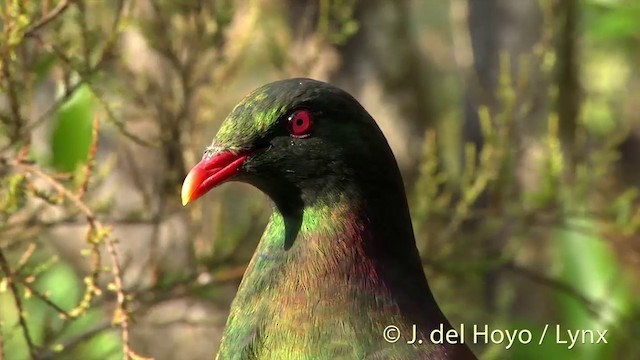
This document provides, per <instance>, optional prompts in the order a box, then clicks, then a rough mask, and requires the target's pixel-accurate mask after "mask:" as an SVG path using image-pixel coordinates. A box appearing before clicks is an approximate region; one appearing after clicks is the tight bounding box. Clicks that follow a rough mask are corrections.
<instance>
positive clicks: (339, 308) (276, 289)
mask: <svg viewBox="0 0 640 360" xmlns="http://www.w3.org/2000/svg"><path fill="white" fill-rule="evenodd" d="M368 199H369V200H367V201H368V202H367V201H362V200H360V199H357V198H356V199H354V198H349V197H348V196H343V195H328V196H327V197H326V199H324V200H323V201H317V202H315V203H314V205H313V206H306V207H305V208H303V209H301V211H299V212H297V211H294V212H290V211H281V210H279V209H278V208H275V209H274V212H273V214H272V215H271V218H270V220H269V224H268V225H267V228H266V230H265V233H264V235H263V237H262V240H261V241H260V244H259V245H258V249H257V250H256V252H255V254H254V257H253V259H252V260H251V263H250V264H249V266H248V268H247V271H246V273H245V276H244V278H243V280H242V283H241V284H240V288H239V289H238V292H237V295H236V298H235V300H234V303H233V304H232V307H231V312H230V315H229V319H228V322H227V326H226V329H225V334H224V336H223V340H222V344H221V348H220V353H221V354H222V356H221V357H220V358H225V356H231V355H230V354H234V355H233V356H236V354H245V353H250V354H255V353H257V352H259V351H264V352H265V354H267V355H265V356H267V357H270V358H286V356H291V354H293V353H297V352H300V353H306V354H315V355H317V356H315V355H314V356H313V357H310V358H331V356H329V355H328V354H330V351H329V350H327V349H333V348H334V347H340V349H339V350H336V351H342V352H336V353H343V352H344V353H345V354H346V353H350V354H352V355H351V356H352V357H353V358H361V357H362V356H363V354H372V353H374V352H375V351H377V350H375V349H377V348H378V347H382V349H384V345H385V344H386V343H385V342H384V341H381V339H380V334H381V331H382V329H384V328H385V327H386V326H388V325H389V324H394V325H396V326H398V327H399V328H400V329H401V332H403V333H406V334H410V333H411V331H412V330H411V329H412V326H413V325H412V324H415V325H416V326H417V328H418V331H419V332H420V333H421V334H423V335H424V334H426V333H427V331H429V330H430V329H435V328H437V327H438V326H440V325H441V324H443V325H444V326H445V327H446V328H448V327H449V325H448V323H447V320H446V319H445V318H444V317H443V315H442V313H441V312H440V310H439V308H438V306H437V304H436V303H435V300H434V299H433V296H432V295H431V292H430V290H429V287H428V285H427V282H426V279H425V277H424V273H423V271H422V266H421V264H420V260H419V256H418V252H417V250H416V247H415V242H414V238H413V231H412V230H411V222H410V220H409V215H408V210H407V208H406V204H404V203H403V201H405V198H404V197H402V198H401V199H400V200H401V201H400V202H399V204H400V205H399V206H398V204H393V203H391V204H390V203H387V204H382V203H376V201H383V200H384V201H387V202H388V201H392V199H386V200H385V199H384V196H382V197H378V198H375V197H374V198H371V197H368ZM371 199H373V200H371ZM372 201H373V202H372ZM402 204H404V205H402ZM394 205H396V206H394ZM318 329H324V330H323V331H319V330H318ZM414 330H415V328H414ZM341 341H342V342H344V344H343V343H342V342H341ZM340 344H342V345H340ZM257 349H261V350H257ZM278 351H280V352H282V353H279V352H278ZM314 351H317V352H320V351H327V352H326V353H323V355H320V354H319V353H318V354H316V353H315V352H314ZM398 351H400V352H404V351H413V350H412V348H411V347H409V346H406V344H405V346H401V347H400V348H399V350H398ZM420 351H434V350H433V349H430V348H427V347H424V348H422V350H420ZM400 352H398V354H400ZM285 353H286V354H288V355H286V356H285ZM354 354H355V355H354ZM334 355H335V354H334ZM412 356H413V357H414V358H415V354H413V355H406V356H402V357H400V358H412Z"/></svg>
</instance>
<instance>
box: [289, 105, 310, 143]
mask: <svg viewBox="0 0 640 360" xmlns="http://www.w3.org/2000/svg"><path fill="white" fill-rule="evenodd" d="M311 125H313V121H311V113H310V112H309V110H305V109H302V110H297V111H296V112H294V113H293V114H291V116H289V132H290V133H291V135H292V136H293V137H297V138H305V137H307V136H309V132H310V131H311Z"/></svg>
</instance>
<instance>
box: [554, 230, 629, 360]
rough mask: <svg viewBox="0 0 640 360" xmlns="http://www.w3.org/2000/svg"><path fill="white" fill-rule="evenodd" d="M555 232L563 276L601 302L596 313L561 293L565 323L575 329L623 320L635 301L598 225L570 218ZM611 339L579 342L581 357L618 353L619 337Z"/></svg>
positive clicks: (606, 326) (607, 326)
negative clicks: (617, 341)
mask: <svg viewBox="0 0 640 360" xmlns="http://www.w3.org/2000/svg"><path fill="white" fill-rule="evenodd" d="M555 234H556V236H555V239H556V240H557V242H558V250H559V251H558V252H559V253H558V260H559V262H560V264H561V265H562V268H561V271H560V278H561V279H562V280H563V281H564V282H566V283H568V284H571V285H572V286H573V287H574V288H575V289H576V290H578V291H579V292H580V293H581V294H582V295H583V296H585V297H586V298H587V299H589V300H590V302H591V303H593V304H597V307H596V308H595V309H593V310H595V311H596V313H597V314H594V313H593V310H592V311H590V310H589V309H588V308H587V307H586V306H585V304H584V302H583V301H580V300H579V299H577V298H576V297H575V296H572V295H570V294H567V293H559V294H558V301H559V305H560V309H561V311H562V312H561V317H562V319H563V325H564V326H565V327H566V328H567V329H571V330H574V331H575V330H592V331H594V332H595V331H597V330H600V331H603V330H605V329H609V330H611V324H615V323H617V322H619V320H620V318H621V316H625V314H627V312H628V311H629V307H630V305H631V299H630V298H629V293H628V290H627V283H626V279H625V278H624V277H623V276H621V275H622V271H621V269H620V267H619V265H618V261H617V259H616V257H615V255H614V254H613V251H612V249H611V248H610V246H609V245H608V243H607V241H606V240H605V239H603V238H602V237H601V236H599V235H598V234H599V231H598V227H597V225H596V224H595V223H594V222H592V221H591V220H588V219H584V218H583V219H571V218H570V219H567V221H566V223H565V225H564V226H563V227H562V228H559V229H557V230H556V233H555ZM596 339H597V337H596ZM607 341H608V344H593V345H592V344H579V345H576V347H575V349H574V351H575V353H577V354H579V358H580V359H609V358H611V356H613V355H614V354H615V349H616V339H615V337H613V336H609V337H608V338H607Z"/></svg>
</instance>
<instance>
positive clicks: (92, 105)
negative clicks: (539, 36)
mask: <svg viewBox="0 0 640 360" xmlns="http://www.w3.org/2000/svg"><path fill="white" fill-rule="evenodd" d="M310 3H313V4H314V5H317V9H318V14H316V16H312V17H311V19H307V18H305V17H304V16H303V15H305V14H302V15H300V16H296V17H294V20H295V21H310V22H311V23H312V26H311V28H312V29H313V35H314V36H312V37H305V38H304V39H303V40H302V41H303V45H304V46H300V44H299V43H297V41H300V39H299V38H298V37H297V36H298V34H296V33H292V28H293V27H292V24H291V21H290V20H289V22H288V21H287V17H286V16H285V15H284V13H286V11H287V10H288V7H289V5H290V3H289V2H287V1H284V0H283V1H277V2H271V3H268V2H264V1H248V2H242V1H232V0H226V1H215V2H207V1H198V0H185V1H177V2H176V1H169V0H149V1H140V2H137V1H136V2H134V1H129V0H118V1H113V2H96V1H66V0H57V1H53V0H40V1H27V2H25V1H19V0H7V1H5V2H3V3H2V4H0V23H1V33H2V34H1V37H0V58H1V60H2V61H1V62H0V92H1V93H2V94H1V96H0V184H1V186H0V274H1V277H0V354H2V355H4V356H5V358H7V359H11V360H14V359H15V360H20V359H29V358H31V359H51V358H54V359H120V358H123V357H124V358H129V359H135V358H141V355H140V354H143V355H147V356H148V355H153V356H156V357H158V358H178V357H179V356H178V355H176V354H180V355H182V351H187V350H190V351H201V353H202V354H208V356H206V357H207V358H208V357H210V352H211V351H214V350H215V344H214V345H212V343H213V342H214V337H215V336H219V329H220V328H221V327H222V326H224V318H225V316H222V317H221V318H222V320H219V319H218V318H219V316H217V315H219V314H220V313H221V314H222V315H224V314H225V313H224V311H226V310H219V309H217V308H216V309H215V310H210V309H209V308H206V309H207V310H206V311H201V310H200V309H201V308H200V307H198V306H196V305H194V304H201V303H199V302H198V301H200V300H202V301H203V302H204V303H205V304H207V306H208V305H210V304H216V305H218V304H219V305H220V308H221V309H227V308H228V305H229V299H230V298H232V295H233V292H234V291H235V285H237V283H238V280H239V278H240V277H241V276H242V273H243V271H244V268H245V266H246V263H247V261H248V259H249V258H250V256H251V253H252V252H253V250H254V248H255V243H256V241H257V239H258V238H259V235H260V233H261V231H262V229H263V224H264V222H265V220H266V215H267V212H268V210H269V209H268V206H266V205H265V201H264V199H262V198H260V199H256V197H255V196H254V195H253V194H255V191H253V192H250V193H249V194H247V191H246V187H243V186H242V185H238V186H232V185H229V188H228V190H227V191H224V192H220V193H218V195H211V196H208V197H207V200H206V201H201V202H199V203H198V204H194V205H195V206H192V207H190V208H189V209H187V210H184V209H182V208H180V207H179V196H178V194H179V186H180V184H181V181H182V177H183V176H184V174H185V172H186V170H187V169H188V167H189V165H190V164H193V163H194V162H195V161H196V160H197V159H198V157H199V156H200V154H201V150H202V148H203V147H204V146H205V144H207V143H208V142H209V141H210V138H211V135H212V134H213V132H214V130H215V128H216V126H217V124H218V123H219V121H220V120H221V119H222V118H223V117H224V116H225V112H227V111H228V110H229V109H230V107H231V106H233V104H234V103H235V102H237V100H238V99H239V98H240V97H241V96H242V95H244V93H246V92H247V91H248V90H250V89H251V88H253V87H255V86H257V85H260V84H261V83H263V82H266V81H269V80H272V79H275V78H280V77H284V76H294V75H295V76H306V75H308V74H310V73H312V72H313V70H314V69H315V68H317V67H321V65H322V64H320V63H321V59H320V58H321V55H323V54H324V53H325V52H331V51H338V50H336V49H339V48H340V46H345V45H347V46H348V44H349V42H348V40H349V39H350V38H351V36H353V35H354V34H355V33H356V32H357V31H360V30H361V29H362V28H363V27H362V26H361V25H360V24H359V21H360V19H358V14H359V12H358V6H366V5H361V4H362V3H361V2H358V1H356V0H331V1H330V0H319V1H318V2H317V4H316V3H315V2H310ZM462 3H463V2H460V1H448V2H438V4H435V5H434V4H432V5H429V6H425V4H426V2H425V3H424V4H423V3H422V2H420V1H414V2H412V3H411V5H410V9H411V10H412V13H411V14H410V15H411V16H410V19H398V21H411V22H412V29H413V30H412V31H414V32H415V33H416V37H417V38H418V39H421V41H420V42H419V43H420V44H422V43H426V44H427V45H425V47H426V48H428V50H429V52H430V53H426V54H424V56H425V57H426V58H428V59H429V61H430V65H429V66H432V67H433V69H430V73H431V74H433V78H434V79H437V80H431V81H432V83H430V84H427V85H428V86H429V87H431V88H433V90H434V91H432V92H431V94H432V95H433V96H434V97H435V101H430V102H433V103H437V104H438V122H439V125H438V127H437V128H435V129H434V128H431V129H428V131H427V133H426V135H425V137H424V142H423V149H422V150H423V151H422V153H421V154H416V156H420V157H421V159H420V165H419V170H420V176H419V177H418V178H417V180H416V181H415V183H412V184H408V185H409V188H410V189H411V191H410V203H411V210H412V215H413V219H414V227H415V232H416V237H417V241H418V246H419V248H420V250H421V253H422V254H423V256H424V263H425V269H426V271H427V272H428V273H429V275H430V276H429V278H430V283H431V284H432V287H433V289H434V292H435V294H436V297H437V298H438V300H439V303H440V304H441V305H442V306H443V309H444V311H445V312H446V313H447V314H448V315H450V317H451V318H452V319H454V320H455V321H454V322H457V323H461V322H462V323H465V324H466V325H467V326H472V325H473V324H485V323H486V324H489V325H490V326H491V327H493V328H503V329H511V330H518V329H528V330H530V331H531V332H532V333H533V336H534V339H533V341H532V343H531V344H527V345H515V346H514V347H513V348H511V349H508V350H507V349H505V345H504V344H497V345H490V344H474V345H472V347H473V349H474V351H475V352H476V353H477V354H478V355H481V358H483V359H503V358H514V359H537V358H540V356H541V354H543V355H544V356H545V357H546V358H548V359H572V358H574V359H583V358H588V359H610V358H617V359H618V358H619V359H626V358H628V359H634V358H637V357H638V354H640V347H638V345H636V344H637V342H636V341H635V339H637V337H638V336H640V333H639V332H640V330H639V329H640V302H639V301H638V299H639V298H640V297H639V296H638V294H639V293H640V287H639V286H638V284H639V282H638V281H637V279H638V274H639V272H640V261H639V260H638V259H639V258H640V231H639V230H640V207H639V206H638V203H639V202H640V191H639V189H638V185H637V184H638V183H637V182H636V183H628V182H625V181H623V180H622V178H621V177H620V176H619V174H620V172H619V171H620V168H622V171H623V172H625V169H627V168H632V167H637V166H636V165H637V162H638V161H640V160H639V159H640V156H638V155H636V157H635V158H634V157H632V158H631V159H632V160H631V162H629V163H621V162H620V159H621V156H620V150H619V145H620V143H621V142H623V141H624V140H626V139H628V138H629V137H630V136H632V135H633V134H634V133H637V132H638V131H640V124H638V118H637V116H636V112H635V111H633V109H634V108H636V109H637V95H636V94H637V92H634V91H633V90H634V89H635V91H637V90H638V85H637V84H638V83H639V81H638V79H639V77H640V73H639V72H638V68H637V66H635V65H636V64H637V61H638V56H639V55H640V54H638V53H637V48H638V47H637V44H638V41H639V40H640V25H638V22H637V21H636V19H637V18H638V17H639V16H640V7H639V6H638V4H637V1H635V0H607V1H605V0H597V1H596V0H585V1H583V2H580V3H579V4H580V8H579V9H580V15H581V21H582V22H581V24H580V27H579V37H578V38H577V39H575V41H576V43H578V44H580V49H581V55H580V58H579V64H577V65H579V66H580V79H581V86H582V88H583V93H584V94H583V97H582V98H581V100H580V109H581V112H580V116H579V119H578V126H577V130H576V142H575V144H574V145H573V148H567V145H566V144H564V143H563V140H562V136H561V134H560V133H559V132H560V130H559V129H560V127H561V126H560V125H561V124H562V121H565V119H561V118H560V117H559V115H558V114H557V112H556V110H555V109H553V108H552V107H550V111H547V112H546V113H545V114H544V116H542V122H541V124H542V126H540V127H541V128H543V130H542V131H540V132H539V133H535V134H533V133H532V134H526V135H528V136H530V137H531V138H533V141H532V144H533V145H529V146H528V147H525V146H524V145H523V143H521V142H520V141H521V140H522V138H523V137H522V134H521V132H522V128H521V126H520V123H521V122H522V120H523V119H525V118H526V117H527V114H529V113H530V112H531V109H532V108H533V107H534V105H535V104H532V103H531V100H530V99H529V98H527V90H528V89H529V88H528V87H529V86H531V84H532V83H533V81H532V79H530V78H528V76H530V75H529V74H527V73H526V72H523V73H522V74H511V73H510V72H509V71H508V70H506V69H510V68H511V66H510V64H512V63H513V64H515V63H518V62H525V61H529V63H531V64H537V66H538V67H540V68H541V69H540V70H541V71H540V72H541V75H540V76H541V77H542V78H544V79H545V80H549V82H548V83H544V85H541V86H545V87H547V88H545V89H543V90H544V91H543V93H545V94H546V95H545V100H544V101H546V102H548V103H549V104H552V103H554V100H555V99H556V98H557V95H558V94H557V91H558V90H557V84H555V83H554V81H555V78H554V76H553V70H554V68H555V66H556V65H557V60H558V59H557V56H558V54H557V51H556V50H555V49H554V48H553V46H552V45H551V43H548V42H541V44H539V46H538V47H537V48H536V50H535V52H534V54H531V55H530V58H529V59H510V58H508V57H506V56H505V57H501V59H500V61H501V62H502V65H503V66H502V67H501V69H502V71H501V73H500V74H499V79H498V82H499V86H498V90H497V96H496V97H497V98H498V102H499V103H500V106H499V108H500V111H499V112H495V111H493V109H492V108H490V107H489V106H485V105H482V106H480V107H479V109H477V110H478V113H479V119H480V125H481V126H480V128H481V133H482V137H483V139H484V145H483V147H482V148H476V147H475V146H473V145H471V144H461V140H460V139H461V135H462V134H461V130H460V129H461V128H462V122H461V120H460V118H461V117H462V116H461V111H460V103H461V102H460V99H459V98H460V97H461V95H460V94H461V93H462V92H464V90H465V89H466V87H467V86H472V85H469V84H466V83H461V82H460V81H459V78H460V72H461V68H460V67H461V66H462V65H460V64H457V63H456V62H455V61H448V59H450V58H455V57H456V56H454V55H452V54H453V53H455V52H456V51H460V49H454V48H453V47H454V46H448V45H447V44H448V43H450V42H451V37H455V36H458V34H456V30H455V29H452V28H454V27H455V26H456V25H455V24H452V22H455V21H454V19H448V18H447V16H449V15H451V17H452V18H456V16H457V14H456V13H455V11H456V9H460V4H462ZM550 3H552V2H551V1H543V2H541V4H542V6H548V5H549V4H550ZM545 4H546V5H545ZM447 7H448V8H447ZM425 8H429V9H426V10H425ZM449 8H450V9H449ZM432 9H433V12H430V11H431V10H432ZM427 10H428V11H427ZM448 12H449V14H448ZM545 14H547V16H553V12H552V11H550V12H545ZM305 16H306V15H305ZM554 21H557V19H555V18H550V19H546V20H545V22H546V23H549V22H550V23H553V22H554ZM550 31H551V30H550ZM452 33H453V36H452V35H451V34H452ZM552 35H557V34H555V33H554V34H552ZM423 40H424V41H423ZM547 40H549V39H547ZM399 41H400V40H399ZM337 45H339V46H337ZM421 46H422V45H421ZM457 46H459V45H457ZM380 50H384V49H380ZM338 55H339V52H338ZM371 56H375V54H372V55H371ZM443 59H444V60H443ZM518 64H521V63H518ZM462 70H464V69H462ZM360 80H362V79H360ZM414 80H416V81H417V78H416V79H414ZM365 82H366V81H365ZM443 89H444V90H443ZM630 89H631V90H632V91H629V90H630ZM393 105H394V104H389V106H390V107H391V106H393ZM629 109H631V110H629ZM414 120H415V121H419V119H414ZM460 144H461V145H460ZM570 153H578V154H580V156H579V157H578V159H577V160H576V161H574V159H573V158H572V157H571V156H570ZM459 159H464V160H462V161H459ZM627 161H629V160H627ZM451 163H455V164H453V165H451ZM483 202H484V203H485V204H488V205H487V206H484V207H482V206H478V204H479V203H483ZM132 203H133V205H132ZM176 219H178V220H176ZM174 222H180V223H181V224H184V226H182V228H181V229H183V230H176V228H180V227H179V226H177V227H175V228H174V227H171V226H172V224H173V223H174ZM184 229H186V230H184ZM142 230H144V231H146V232H144V234H145V235H140V234H142V232H141V231H142ZM147 234H148V235H147ZM167 234H169V235H167ZM171 236H173V237H171ZM116 237H119V238H120V241H118V239H117V238H116ZM143 238H144V239H143ZM496 238H501V239H502V238H504V239H505V242H504V246H503V247H502V248H501V249H499V251H498V252H497V254H496V251H492V250H491V249H490V248H491V246H493V245H492V242H491V240H492V239H496ZM181 239H182V240H184V239H188V240H189V241H186V242H185V241H182V242H181V241H180V240H181ZM214 240H215V241H214ZM136 246H138V247H136ZM69 249H71V250H69ZM185 249H186V250H185ZM183 253H186V255H184V256H182V254H183ZM183 258H184V259H183ZM498 270H500V271H503V272H504V273H505V274H509V275H510V277H507V276H505V277H504V278H502V279H501V281H500V286H499V288H500V289H499V292H498V293H499V299H498V300H499V301H498V309H487V307H488V306H487V304H485V300H484V299H483V295H484V294H485V288H486V287H487V286H488V284H486V279H487V274H489V273H491V272H494V271H498ZM180 301H185V302H186V305H184V304H183V305H180ZM163 306H166V307H163ZM181 306H183V307H181ZM185 308H186V309H191V310H193V312H189V311H187V310H184V309H185ZM523 308H524V310H523ZM159 309H160V310H159ZM194 314H195V315H194ZM172 316H173V317H172ZM132 320H136V321H135V322H134V321H132ZM547 324H550V326H551V327H552V329H555V328H554V326H555V324H560V325H561V326H563V327H564V328H568V329H592V330H604V329H607V330H608V331H609V335H608V336H607V340H609V342H610V343H609V344H608V345H607V346H600V345H594V346H577V347H576V349H572V350H568V349H567V348H566V347H567V345H565V344H555V343H554V342H553V341H552V340H553V339H554V335H555V334H549V335H548V341H546V342H545V343H543V344H541V345H538V344H537V343H536V341H537V338H536V335H537V336H539V335H540V334H541V332H542V331H543V330H542V329H544V327H545V325H547ZM172 325H175V326H185V327H177V328H176V329H177V330H175V331H174V332H165V329H166V328H170V327H171V326H172ZM202 328H204V329H206V330H207V331H209V330H211V331H210V332H202V333H200V332H198V331H200V329H202ZM184 329H186V330H184ZM550 331H551V330H550ZM184 333H186V334H188V338H178V336H179V334H184ZM180 341H183V342H184V345H183V346H182V347H180V348H179V349H178V350H175V351H176V354H174V355H171V354H169V353H163V351H169V350H171V348H173V347H178V346H177V344H178V343H179V342H180ZM161 349H164V350H161ZM167 349H168V350H167ZM199 349H201V350H199ZM162 356H164V357H162ZM194 356H195V357H197V358H199V357H198V356H196V355H194ZM202 357H205V356H204V355H202ZM181 358H184V357H181Z"/></svg>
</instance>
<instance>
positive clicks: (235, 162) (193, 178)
mask: <svg viewBox="0 0 640 360" xmlns="http://www.w3.org/2000/svg"><path fill="white" fill-rule="evenodd" d="M247 157H249V154H246V153H244V154H234V153H232V152H230V151H224V152H221V153H218V154H215V155H213V156H211V157H208V158H204V159H202V160H201V161H200V162H199V163H198V164H197V165H196V166H194V167H193V169H191V171H189V174H187V177H186V178H185V179H184V183H182V194H181V195H182V205H183V206H184V205H187V204H188V203H190V202H192V201H194V200H195V199H197V198H199V197H200V196H202V195H204V194H206V193H207V192H208V191H209V190H211V189H213V188H214V187H216V186H218V185H220V184H222V183H223V182H225V181H227V180H229V179H230V178H232V177H233V176H234V175H236V174H237V173H238V172H239V170H240V166H242V164H243V163H244V161H245V160H246V159H247Z"/></svg>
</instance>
